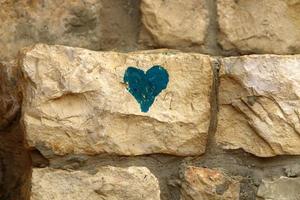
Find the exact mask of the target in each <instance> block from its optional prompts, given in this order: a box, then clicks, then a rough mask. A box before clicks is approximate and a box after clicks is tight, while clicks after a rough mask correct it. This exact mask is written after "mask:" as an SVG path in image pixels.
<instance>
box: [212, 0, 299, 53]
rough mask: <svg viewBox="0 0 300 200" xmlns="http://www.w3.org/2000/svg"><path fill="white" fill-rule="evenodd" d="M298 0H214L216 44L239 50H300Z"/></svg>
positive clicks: (245, 51)
mask: <svg viewBox="0 0 300 200" xmlns="http://www.w3.org/2000/svg"><path fill="white" fill-rule="evenodd" d="M299 8H300V5H299V1H297V0H296V1H291V0H251V1H249V0H238V1H237V0H218V1H217V12H218V23H219V27H220V32H219V43H220V44H221V45H222V47H223V49H225V50H235V51H238V52H241V53H247V54H249V53H275V54H291V53H299V52H300V29H299V27H300V16H299Z"/></svg>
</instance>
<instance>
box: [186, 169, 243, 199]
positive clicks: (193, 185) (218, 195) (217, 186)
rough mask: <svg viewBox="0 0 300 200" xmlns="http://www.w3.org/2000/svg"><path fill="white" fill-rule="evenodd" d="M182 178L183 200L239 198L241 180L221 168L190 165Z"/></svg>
mask: <svg viewBox="0 0 300 200" xmlns="http://www.w3.org/2000/svg"><path fill="white" fill-rule="evenodd" d="M182 180H183V181H182V187H181V200H199V199H207V200H208V199H209V200H221V199H222V200H238V199H239V192H240V183H239V181H238V180H235V179H233V178H231V177H229V176H227V175H225V174H224V173H223V172H221V171H220V170H216V169H208V168H201V167H192V166H188V167H187V168H186V169H185V171H184V173H183V174H182Z"/></svg>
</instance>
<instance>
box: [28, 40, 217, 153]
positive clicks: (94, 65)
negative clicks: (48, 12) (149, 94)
mask: <svg viewBox="0 0 300 200" xmlns="http://www.w3.org/2000/svg"><path fill="white" fill-rule="evenodd" d="M153 65H161V66H162V67H164V69H166V70H167V72H168V74H169V83H168V85H167V88H166V89H165V90H163V91H162V92H161V93H160V94H159V95H158V96H157V97H156V99H155V102H154V103H153V105H152V106H151V108H150V110H149V111H148V112H145V113H144V112H141V110H140V107H139V104H138V103H137V101H136V100H135V98H134V97H133V96H132V95H131V94H130V93H129V92H128V90H127V89H126V87H127V86H126V84H124V81H123V77H124V73H125V71H126V69H127V68H128V67H129V66H134V67H137V68H139V69H141V70H144V71H146V70H148V69H149V68H151V67H152V66H153ZM22 69H23V72H24V75H25V77H26V83H25V85H26V87H25V88H24V90H23V92H24V101H23V102H24V103H23V120H24V124H25V127H26V134H27V140H28V142H29V145H30V146H31V147H36V148H37V149H39V150H40V151H41V152H42V153H43V154H44V155H46V156H47V154H49V153H50V154H51V152H54V154H57V155H65V154H73V153H74V154H89V155H94V154H99V153H104V152H106V153H110V154H119V155H140V154H150V153H166V154H174V155H199V154H202V153H203V152H204V151H205V145H206V138H207V133H208V126H209V121H210V103H209V96H210V90H211V84H212V70H211V65H210V59H209V57H208V56H204V55H201V54H186V53H174V52H168V51H167V52H155V51H153V52H152V51H150V52H137V53H129V54H122V53H114V52H93V51H88V50H84V49H79V48H70V47H63V46H47V45H36V46H35V47H34V48H32V49H30V50H28V51H27V52H26V53H25V56H24V57H23V64H22ZM136 78H137V79H138V78H139V77H136ZM48 150H50V151H48Z"/></svg>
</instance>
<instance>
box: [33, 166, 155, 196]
mask: <svg viewBox="0 0 300 200" xmlns="http://www.w3.org/2000/svg"><path fill="white" fill-rule="evenodd" d="M96 170H97V173H95V174H92V173H87V172H85V171H66V170H61V169H51V168H40V169H38V168H35V169H33V173H32V194H31V200H62V199H64V200H82V199H86V200H99V199H103V200H104V199H105V200H123V199H128V200H141V199H145V200H159V199H160V190H159V185H158V181H157V179H156V177H155V176H154V175H153V174H152V173H151V172H150V171H149V170H148V169H147V168H146V167H128V168H119V167H111V166H108V167H99V168H96Z"/></svg>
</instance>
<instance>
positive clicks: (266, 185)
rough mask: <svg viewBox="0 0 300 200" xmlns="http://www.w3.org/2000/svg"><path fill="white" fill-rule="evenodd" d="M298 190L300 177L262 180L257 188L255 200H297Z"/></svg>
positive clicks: (299, 193) (299, 194)
mask: <svg viewBox="0 0 300 200" xmlns="http://www.w3.org/2000/svg"><path fill="white" fill-rule="evenodd" d="M299 188H300V177H299V178H287V177H280V178H278V179H275V180H273V181H270V180H263V181H262V183H261V185H260V186H259V188H258V192H257V200H299V199H300V192H299Z"/></svg>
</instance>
